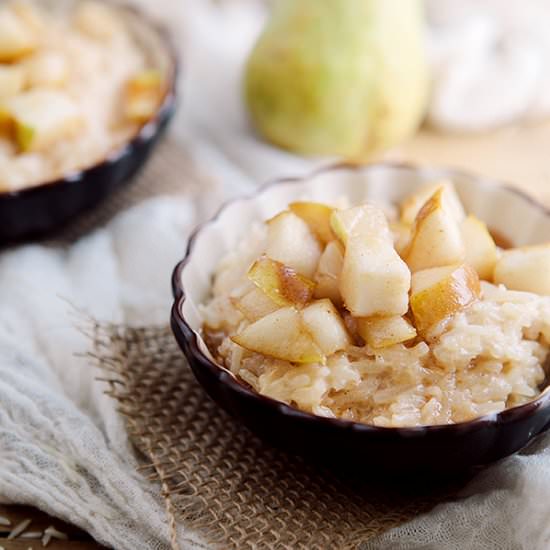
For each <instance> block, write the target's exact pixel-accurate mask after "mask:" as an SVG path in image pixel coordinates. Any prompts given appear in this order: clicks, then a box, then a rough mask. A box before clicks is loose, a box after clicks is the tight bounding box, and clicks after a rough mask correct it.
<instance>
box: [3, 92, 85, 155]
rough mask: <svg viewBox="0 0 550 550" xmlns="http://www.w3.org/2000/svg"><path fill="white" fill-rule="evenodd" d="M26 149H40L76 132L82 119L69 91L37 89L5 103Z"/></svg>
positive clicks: (16, 133) (17, 136) (18, 137)
mask: <svg viewBox="0 0 550 550" xmlns="http://www.w3.org/2000/svg"><path fill="white" fill-rule="evenodd" d="M5 108H6V111H7V112H8V113H9V116H10V118H11V120H12V121H13V122H14V125H15V136H16V141H17V144H18V145H19V147H20V148H21V149H22V150H23V151H38V150H42V149H44V148H47V147H48V146H50V145H51V144H52V143H53V142H55V141H57V140H59V139H63V138H66V137H68V136H70V135H72V134H73V133H74V132H75V131H76V130H77V129H78V128H79V126H80V124H81V122H82V118H81V115H80V113H79V111H78V107H77V106H76V104H75V103H74V101H73V100H72V99H71V98H70V97H69V96H68V95H66V94H65V93H63V92H60V91H54V90H46V89H36V90H30V91H28V92H24V93H22V94H19V95H17V96H15V97H13V98H12V99H11V100H10V101H8V102H7V103H6V104H5Z"/></svg>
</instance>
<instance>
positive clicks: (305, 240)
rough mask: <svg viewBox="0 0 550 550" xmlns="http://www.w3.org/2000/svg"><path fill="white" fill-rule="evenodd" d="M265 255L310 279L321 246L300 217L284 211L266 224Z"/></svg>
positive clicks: (317, 260)
mask: <svg viewBox="0 0 550 550" xmlns="http://www.w3.org/2000/svg"><path fill="white" fill-rule="evenodd" d="M265 253H266V255H267V256H269V257H270V258H272V259H273V260H277V261H279V262H281V263H283V264H285V265H286V266H288V267H291V268H292V269H295V270H296V271H297V272H298V273H300V274H301V275H304V276H305V277H308V278H310V279H311V278H312V277H313V275H314V273H315V271H316V270H317V264H318V262H319V258H320V257H321V245H320V243H319V241H318V240H317V238H316V237H315V235H314V234H313V233H312V232H311V230H310V229H309V226H308V225H307V223H306V222H305V221H304V220H302V218H300V217H298V216H296V214H293V213H292V212H288V211H284V212H281V213H280V214H278V215H277V216H275V217H274V218H271V219H270V220H269V221H268V222H267V248H266V251H265Z"/></svg>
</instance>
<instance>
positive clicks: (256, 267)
mask: <svg viewBox="0 0 550 550" xmlns="http://www.w3.org/2000/svg"><path fill="white" fill-rule="evenodd" d="M248 278H249V279H250V280H251V281H252V282H253V283H254V284H255V285H256V286H257V287H258V288H259V289H261V290H262V291H263V292H264V293H265V294H266V295H267V296H269V298H271V300H273V302H275V303H276V304H277V305H279V306H297V307H303V306H305V305H306V304H307V303H308V302H309V301H311V298H312V297H313V290H314V289H315V283H314V282H313V281H312V280H310V279H308V278H307V277H304V276H303V275H300V274H299V273H297V272H296V271H295V270H294V269H292V268H291V267H288V266H286V265H285V264H283V263H281V262H278V261H276V260H272V259H271V258H268V257H267V256H262V257H261V258H260V259H259V260H257V261H256V262H254V264H252V267H251V268H250V269H249V271H248Z"/></svg>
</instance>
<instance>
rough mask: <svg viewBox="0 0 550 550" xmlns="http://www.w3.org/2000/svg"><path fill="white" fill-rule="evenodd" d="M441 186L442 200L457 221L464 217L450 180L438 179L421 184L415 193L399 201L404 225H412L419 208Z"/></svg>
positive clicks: (460, 203) (462, 208)
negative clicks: (437, 180) (434, 181)
mask: <svg viewBox="0 0 550 550" xmlns="http://www.w3.org/2000/svg"><path fill="white" fill-rule="evenodd" d="M441 187H443V197H442V198H443V202H444V203H445V205H446V207H447V208H448V209H449V212H450V213H452V214H453V216H454V218H455V219H456V221H457V222H459V223H460V222H461V221H462V220H463V219H464V218H465V217H466V213H465V212H464V207H463V206H462V202H461V201H460V198H459V197H458V194H457V192H456V189H455V186H454V185H453V184H452V183H451V182H450V181H439V182H436V183H429V184H427V185H424V186H422V187H421V188H420V189H419V190H418V191H417V192H416V193H414V194H413V195H411V196H410V197H407V199H405V200H404V201H403V202H402V203H401V221H402V222H403V223H404V224H406V225H412V224H413V223H414V220H415V219H416V216H417V215H418V213H419V212H420V209H421V208H422V207H423V206H424V205H425V204H426V202H428V200H429V199H430V198H431V197H432V196H433V194H434V193H435V192H436V191H437V190H438V189H440V188H441Z"/></svg>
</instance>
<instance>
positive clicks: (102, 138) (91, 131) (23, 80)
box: [0, 0, 177, 241]
mask: <svg viewBox="0 0 550 550" xmlns="http://www.w3.org/2000/svg"><path fill="white" fill-rule="evenodd" d="M176 72H177V61H176V58H175V55H174V51H173V49H172V47H171V45H170V44H169V42H168V41H167V38H166V33H165V31H164V30H163V29H160V28H158V27H157V25H156V24H155V23H153V22H152V21H150V20H149V18H147V17H145V16H144V15H143V14H141V13H139V12H137V11H136V10H134V9H131V8H125V7H122V6H120V5H118V4H116V3H114V2H99V1H96V0H85V1H82V2H78V1H75V0H47V1H44V2H37V1H33V0H9V1H7V2H4V3H2V4H1V5H0V219H2V223H1V224H0V240H1V241H7V240H10V239H17V238H19V237H24V236H28V235H32V234H38V233H40V232H42V231H45V230H47V229H50V228H51V227H53V226H55V225H58V224H60V223H62V222H64V221H66V220H67V219H68V218H70V217H71V216H73V215H75V214H76V213H78V212H79V211H81V210H83V209H85V208H87V207H89V206H92V205H93V204H94V203H97V202H98V201H99V200H100V199H101V198H102V197H104V196H105V195H106V194H107V193H108V192H110V191H112V190H113V189H115V188H116V187H118V186H120V185H121V184H122V183H124V182H125V181H127V180H128V179H129V177H130V176H131V175H132V174H133V173H135V172H136V171H137V170H138V169H139V168H140V167H141V166H142V165H143V163H144V161H145V159H146V158H147V155H148V153H149V152H150V150H151V148H152V147H153V145H154V144H155V142H156V140H157V138H158V136H159V135H160V134H161V133H162V131H163V129H164V128H165V126H166V123H167V121H168V119H169V118H170V116H171V114H172V112H173V109H174V104H175V79H176Z"/></svg>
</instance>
